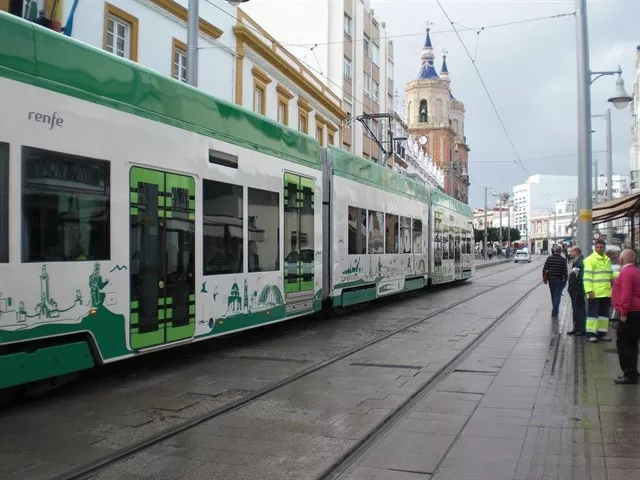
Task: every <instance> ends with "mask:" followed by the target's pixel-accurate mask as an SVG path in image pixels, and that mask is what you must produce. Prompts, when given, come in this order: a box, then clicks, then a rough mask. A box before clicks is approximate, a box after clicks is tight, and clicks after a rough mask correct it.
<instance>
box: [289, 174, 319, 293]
mask: <svg viewBox="0 0 640 480" xmlns="http://www.w3.org/2000/svg"><path fill="white" fill-rule="evenodd" d="M314 207H315V181H314V180H313V179H312V178H307V177H301V176H300V175H295V174H292V173H285V174H284V255H285V259H284V292H285V297H286V301H287V304H288V305H290V304H292V303H293V304H295V303H307V302H309V301H313V295H314V292H313V290H314V288H313V287H314V279H315V272H314V263H315V245H314V233H315V232H314V222H315V217H314V210H315V208H314Z"/></svg>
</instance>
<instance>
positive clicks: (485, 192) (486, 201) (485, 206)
mask: <svg viewBox="0 0 640 480" xmlns="http://www.w3.org/2000/svg"><path fill="white" fill-rule="evenodd" d="M488 194H489V187H487V186H486V185H485V186H484V248H483V249H482V256H483V258H484V259H485V260H486V259H487V235H488V234H487V209H488V208H489V207H488V205H487V204H488V203H489V201H488V199H487V195H488Z"/></svg>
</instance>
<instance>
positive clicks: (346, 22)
mask: <svg viewBox="0 0 640 480" xmlns="http://www.w3.org/2000/svg"><path fill="white" fill-rule="evenodd" d="M344 34H345V35H347V36H349V37H350V36H351V17H350V16H349V15H347V14H346V13H345V14H344Z"/></svg>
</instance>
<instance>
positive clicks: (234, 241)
mask: <svg viewBox="0 0 640 480" xmlns="http://www.w3.org/2000/svg"><path fill="white" fill-rule="evenodd" d="M242 218H243V217H242V186H240V185H232V184H230V183H222V182H214V181H212V180H203V181H202V223H203V225H202V262H203V264H202V271H203V272H204V275H223V274H228V273H242V271H243V268H242V266H243V265H242V262H243V251H242V238H243V237H242V235H243V225H242Z"/></svg>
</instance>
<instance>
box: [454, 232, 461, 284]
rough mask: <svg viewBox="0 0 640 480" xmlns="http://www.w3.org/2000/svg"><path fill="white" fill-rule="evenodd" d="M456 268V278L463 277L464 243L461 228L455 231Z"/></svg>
mask: <svg viewBox="0 0 640 480" xmlns="http://www.w3.org/2000/svg"><path fill="white" fill-rule="evenodd" d="M454 236H455V240H454V244H455V251H454V257H453V258H454V266H455V275H456V278H458V277H462V241H461V230H460V229H459V228H455V229H454Z"/></svg>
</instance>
